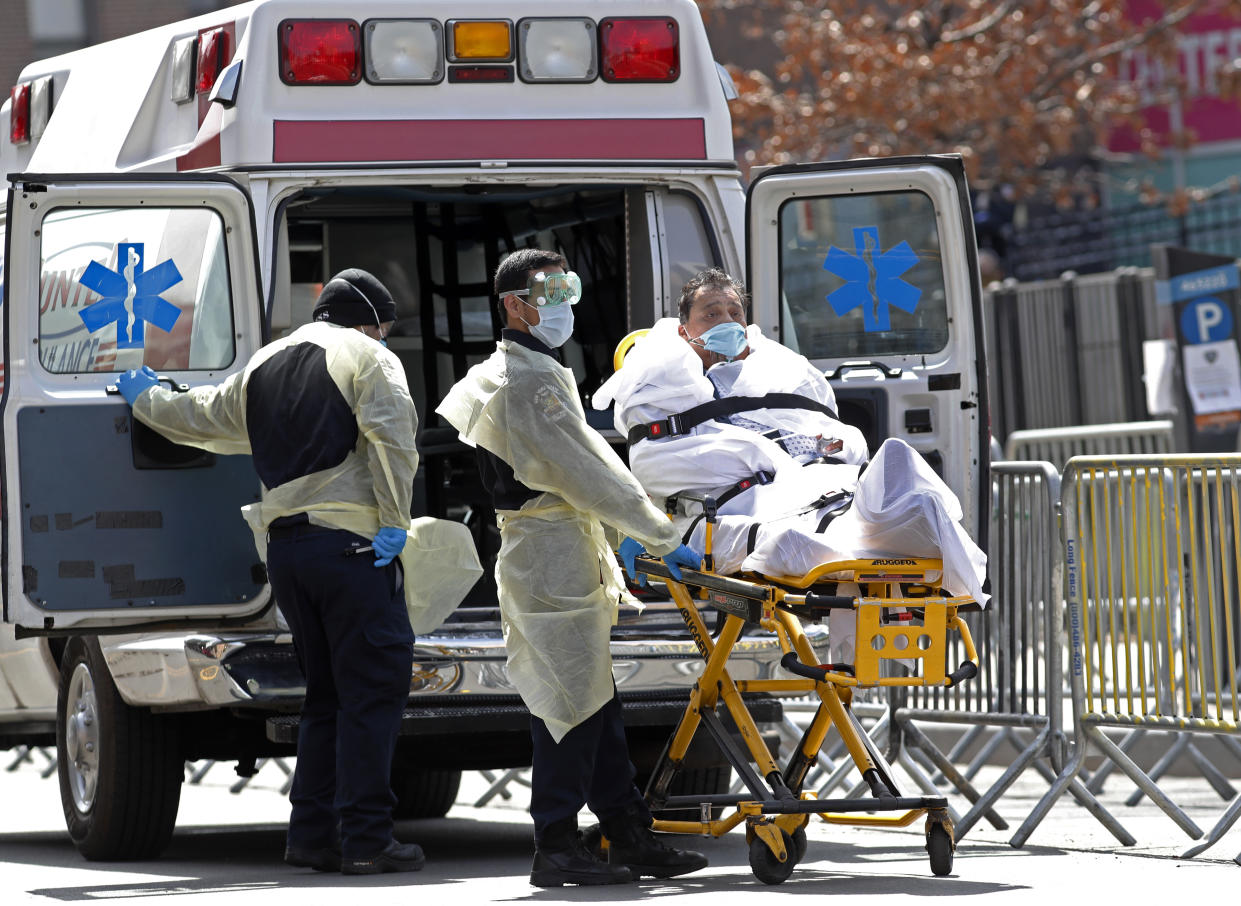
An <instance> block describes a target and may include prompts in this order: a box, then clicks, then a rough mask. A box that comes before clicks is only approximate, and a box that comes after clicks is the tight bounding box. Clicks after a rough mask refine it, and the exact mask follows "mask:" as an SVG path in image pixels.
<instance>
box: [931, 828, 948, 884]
mask: <svg viewBox="0 0 1241 906" xmlns="http://www.w3.org/2000/svg"><path fill="white" fill-rule="evenodd" d="M926 851H927V855H929V856H930V857H931V874H933V875H935V876H936V877H937V878H942V877H944V876H945V875H948V874H951V873H952V835H951V834H949V833H948V829H947V828H945V827H944V826H943V825H942V824H932V825H931V829H930V830H928V831H927V832H926Z"/></svg>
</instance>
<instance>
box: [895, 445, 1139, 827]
mask: <svg viewBox="0 0 1241 906" xmlns="http://www.w3.org/2000/svg"><path fill="white" fill-rule="evenodd" d="M991 481H992V523H991V539H992V543H991V552H990V557H989V559H988V570H989V574H990V578H991V591H992V595H993V598H992V601H991V603H990V604H989V605H988V607H987V609H986V610H984V611H983V612H981V613H977V614H971V615H970V616H968V617H967V618H966V619H967V621H968V622H969V624H970V630H971V632H972V633H973V636H974V640H975V644H976V645H977V648H978V655H979V674H978V676H977V677H976V678H975V679H973V680H972V681H971V682H969V683H966V684H964V685H963V686H960V687H957V688H952V689H912V690H909V693H908V695H907V696H906V697H905V698H904V700H903V701H901V702H899V703H894V706H893V718H894V720H895V722H896V723H897V726H898V727H899V731H898V733H899V736H900V738H901V740H902V741H903V745H901V747H900V755H899V760H900V763H901V764H902V766H904V767H905V768H906V769H907V770H909V771H910V772H911V774H912V773H914V771H915V770H916V765H915V764H914V761H915V759H917V758H918V757H919V756H921V757H924V758H925V759H926V760H927V761H929V762H930V764H931V765H933V766H934V768H936V769H938V771H939V772H940V774H941V775H942V777H943V778H944V779H945V780H947V781H948V782H949V783H950V784H952V786H954V787H956V789H957V790H958V791H959V792H960V793H962V794H963V795H964V796H966V798H968V799H969V800H970V801H971V803H973V807H972V808H971V809H970V811H969V812H968V813H966V814H965V815H964V816H963V817H962V818H961V819H960V821H958V822H957V824H956V836H957V839H961V838H962V837H964V836H965V834H966V833H968V832H969V830H970V828H972V827H973V826H974V825H975V824H976V823H977V822H978V820H979V819H980V818H983V817H986V818H987V819H988V821H989V822H990V823H991V824H992V825H993V826H994V827H996V828H997V829H1000V830H1003V829H1005V828H1007V826H1008V825H1007V823H1006V822H1005V821H1004V820H1003V819H1002V818H1001V817H1000V816H999V815H997V814H996V813H995V811H994V810H993V807H994V806H995V804H996V803H997V802H998V801H999V800H1000V798H1001V797H1002V796H1003V795H1004V793H1005V792H1006V791H1007V790H1008V789H1009V788H1010V787H1011V786H1012V785H1013V783H1015V782H1016V781H1017V779H1018V778H1019V777H1020V776H1021V775H1022V774H1023V773H1024V772H1025V771H1026V770H1027V769H1028V768H1031V767H1034V768H1035V769H1036V770H1037V771H1038V772H1039V773H1041V774H1042V775H1043V777H1044V778H1045V779H1046V780H1047V781H1048V782H1049V783H1051V782H1052V781H1054V780H1055V778H1056V774H1057V772H1058V771H1060V770H1061V768H1062V767H1063V766H1064V760H1065V749H1066V739H1065V735H1064V729H1063V696H1064V683H1063V678H1062V651H1063V641H1062V628H1061V623H1062V620H1061V612H1062V611H1061V590H1060V574H1061V557H1060V555H1059V533H1058V531H1057V512H1058V506H1059V492H1060V477H1059V475H1058V473H1057V471H1056V470H1055V469H1054V468H1053V467H1052V466H1051V464H1050V463H1046V462H999V463H993V464H992V467H991ZM953 656H954V655H950V660H951V659H952V657H953ZM922 724H935V725H937V726H938V725H955V726H957V727H963V728H968V730H967V732H965V733H964V735H963V736H961V737H960V738H959V739H958V740H957V742H956V744H955V745H953V746H952V748H951V749H950V751H949V752H948V753H946V754H945V753H944V752H943V751H942V750H941V749H940V748H939V747H938V746H937V745H936V744H935V743H934V742H933V741H932V740H931V738H930V737H928V736H927V734H926V733H925V732H924V731H923V730H922V728H921V726H920V725H922ZM986 735H989V737H990V739H989V741H988V742H987V743H986V745H985V746H984V747H983V749H982V751H981V752H979V753H978V755H977V756H976V757H975V758H974V760H973V762H972V763H971V764H970V765H969V767H967V768H966V769H965V770H964V771H962V770H958V768H957V767H956V764H957V763H958V762H959V761H960V760H961V759H962V756H963V754H964V753H965V752H967V751H968V750H969V748H970V747H971V746H972V745H973V744H974V743H975V742H977V741H978V740H979V739H980V738H982V737H984V736H986ZM1005 743H1007V744H1009V745H1010V746H1012V748H1014V749H1015V750H1016V753H1017V754H1016V757H1015V759H1014V760H1013V761H1011V762H1010V763H1009V767H1008V768H1007V769H1006V770H1005V771H1004V773H1003V774H1002V775H1001V777H1000V778H999V779H998V780H997V781H996V782H995V783H994V784H993V785H992V786H991V787H990V788H989V789H988V790H987V791H986V792H985V793H979V792H978V791H977V790H976V789H975V788H974V787H973V785H972V783H971V779H972V778H973V776H974V775H975V774H976V772H977V770H978V769H979V767H981V765H982V763H983V762H984V761H986V760H987V759H988V758H990V756H991V755H992V754H994V752H995V751H996V750H997V749H998V748H999V747H1000V746H1002V745H1004V744H1005ZM1072 793H1073V795H1074V796H1075V797H1076V798H1077V799H1078V800H1079V801H1080V802H1081V803H1082V804H1083V805H1085V806H1086V807H1087V808H1088V809H1089V810H1090V811H1091V813H1092V814H1094V815H1095V817H1096V818H1098V819H1099V821H1100V822H1102V823H1103V825H1104V826H1105V827H1107V829H1108V830H1109V831H1111V832H1112V834H1113V835H1115V836H1116V837H1117V838H1118V839H1120V840H1121V841H1122V842H1126V843H1131V842H1132V839H1131V838H1129V837H1128V836H1127V835H1126V833H1125V830H1124V828H1123V827H1121V826H1120V824H1119V823H1118V822H1117V821H1116V820H1115V819H1114V818H1113V817H1112V816H1111V815H1110V814H1108V813H1107V811H1106V810H1104V809H1103V807H1102V806H1101V805H1099V803H1098V802H1097V801H1096V800H1095V798H1094V796H1093V795H1092V794H1091V793H1090V792H1089V791H1088V790H1087V789H1086V788H1085V786H1083V785H1082V784H1081V783H1080V782H1077V781H1075V782H1074V783H1073V785H1072Z"/></svg>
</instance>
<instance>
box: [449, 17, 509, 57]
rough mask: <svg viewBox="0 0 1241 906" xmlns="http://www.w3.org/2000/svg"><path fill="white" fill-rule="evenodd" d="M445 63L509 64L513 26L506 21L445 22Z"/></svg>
mask: <svg viewBox="0 0 1241 906" xmlns="http://www.w3.org/2000/svg"><path fill="white" fill-rule="evenodd" d="M445 27H446V28H447V30H448V62H449V63H509V62H512V59H513V23H512V22H509V21H508V20H507V19H449V20H448V22H447V24H446V26H445Z"/></svg>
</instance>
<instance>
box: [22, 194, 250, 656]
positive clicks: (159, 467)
mask: <svg viewBox="0 0 1241 906" xmlns="http://www.w3.org/2000/svg"><path fill="white" fill-rule="evenodd" d="M11 182H12V186H11V188H10V189H9V200H8V241H9V253H8V256H7V260H6V261H5V274H4V306H3V312H4V317H5V331H4V338H5V349H4V358H5V366H6V371H5V377H6V382H5V387H4V396H3V400H2V402H0V417H2V420H3V431H4V444H3V506H4V538H3V544H4V549H3V555H4V556H3V578H4V618H5V620H6V622H10V623H13V624H15V625H16V626H17V627H18V630H17V631H18V632H19V633H22V634H29V633H56V632H61V631H64V630H66V629H74V630H84V629H90V630H91V631H93V632H106V631H117V630H120V629H125V628H136V627H140V626H151V625H178V626H183V625H186V624H187V623H190V624H193V625H195V626H202V627H209V626H218V625H221V624H222V623H227V622H231V621H236V620H243V619H245V618H246V617H249V616H251V615H253V614H255V613H257V612H258V611H260V610H262V609H263V608H264V607H265V606H266V605H267V603H268V601H269V599H270V592H269V590H268V587H267V583H266V575H265V572H264V570H263V568H262V564H261V562H260V560H259V557H258V554H257V553H256V551H255V547H254V540H253V536H252V535H251V533H250V530H249V528H248V527H247V525H246V523H245V522H244V521H243V519H242V517H241V514H240V512H239V511H238V510H239V508H240V507H241V506H243V505H244V504H246V503H250V502H252V501H255V500H257V499H258V498H259V493H260V485H259V481H258V479H257V477H256V476H255V474H254V470H253V468H252V467H251V464H250V460H249V457H245V456H214V455H211V454H208V453H204V452H203V451H200V450H195V449H191V448H188V447H181V446H177V445H174V444H171V443H169V442H168V441H166V440H165V439H164V438H162V437H161V436H160V435H158V434H156V433H155V432H153V431H151V430H150V429H148V428H146V427H144V426H143V425H141V424H140V423H137V422H135V421H134V420H133V418H132V416H131V414H130V411H129V407H128V406H127V405H126V403H125V402H124V400H123V399H122V398H121V397H120V396H119V395H118V394H117V393H116V390H115V384H116V379H117V375H118V373H119V372H122V371H125V370H127V369H130V368H136V367H140V366H142V365H149V366H151V367H152V368H153V369H155V370H156V371H157V372H158V373H159V374H160V375H161V376H167V377H169V378H170V379H171V381H172V382H173V383H174V384H178V385H188V386H194V385H199V384H214V383H218V382H219V381H221V380H222V379H224V378H225V377H227V376H228V375H229V374H231V373H232V372H234V371H238V370H240V369H241V368H243V367H244V365H245V363H246V362H247V361H248V359H249V358H250V356H251V354H252V353H253V352H254V351H255V349H256V348H257V347H258V346H259V345H261V343H262V337H263V333H262V330H263V326H262V325H263V321H262V317H261V307H260V299H261V298H262V295H261V292H260V286H259V277H258V273H259V272H258V255H257V250H256V247H255V241H254V236H255V230H254V215H253V210H252V207H251V202H250V198H249V195H248V194H247V192H246V191H245V190H244V189H243V188H241V187H240V186H239V185H237V184H236V183H235V182H233V181H232V180H230V179H228V178H227V177H224V176H197V175H196V176H185V175H169V176H167V177H163V178H161V176H159V175H154V174H143V175H135V176H124V177H120V178H117V177H115V176H109V177H88V176H83V177H79V176H63V175H58V176H54V177H45V176H34V175H19V176H14V177H11Z"/></svg>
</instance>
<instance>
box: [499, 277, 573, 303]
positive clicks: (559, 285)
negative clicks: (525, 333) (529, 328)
mask: <svg viewBox="0 0 1241 906" xmlns="http://www.w3.org/2000/svg"><path fill="white" fill-rule="evenodd" d="M505 295H506V296H529V297H530V304H531V305H537V306H539V307H540V308H542V307H544V306H547V305H576V304H577V303H578V300H579V299H581V298H582V278H581V277H579V276H578V275H577V274H575V273H573V271H569V272H568V273H567V274H545V273H543V272H542V271H539V272H538V273H536V274H533V275H531V277H530V281H529V283H528V286H527V288H526V289H515V290H512V291H510V292H507V293H505Z"/></svg>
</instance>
